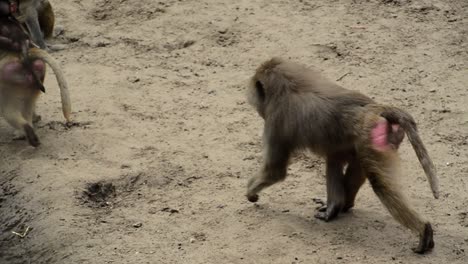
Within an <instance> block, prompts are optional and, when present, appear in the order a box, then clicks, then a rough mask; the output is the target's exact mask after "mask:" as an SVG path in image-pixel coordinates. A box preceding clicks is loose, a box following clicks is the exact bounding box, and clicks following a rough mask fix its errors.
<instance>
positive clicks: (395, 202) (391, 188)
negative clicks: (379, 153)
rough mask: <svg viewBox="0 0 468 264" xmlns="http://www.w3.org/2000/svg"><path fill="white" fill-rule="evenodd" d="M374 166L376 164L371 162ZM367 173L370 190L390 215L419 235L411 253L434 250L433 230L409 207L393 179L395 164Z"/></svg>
mask: <svg viewBox="0 0 468 264" xmlns="http://www.w3.org/2000/svg"><path fill="white" fill-rule="evenodd" d="M373 163H374V164H378V163H375V162H373ZM371 166H372V165H371ZM380 166H381V168H380V169H379V168H374V169H372V167H370V168H371V170H374V171H369V172H368V179H369V182H370V184H371V186H372V189H373V190H374V192H375V193H376V194H377V196H378V197H379V199H380V201H381V202H382V203H383V205H384V206H385V207H386V208H387V209H388V211H389V212H390V214H391V215H392V216H393V218H395V220H397V221H398V222H399V223H400V224H402V225H403V226H405V227H407V228H409V229H410V230H412V231H413V232H415V233H418V234H419V244H418V246H417V247H416V248H413V251H414V252H416V253H419V254H423V253H425V252H427V251H430V250H431V249H432V248H434V240H433V230H432V227H431V224H430V223H429V222H427V221H425V220H423V219H422V218H421V217H420V216H419V214H418V213H417V212H416V211H415V210H414V209H413V208H411V207H410V205H409V204H408V202H407V201H406V199H405V197H404V195H403V194H402V193H401V192H400V191H399V190H400V189H401V188H400V187H399V186H398V185H397V184H396V182H395V179H394V177H395V176H396V175H395V169H396V164H390V166H385V165H380Z"/></svg>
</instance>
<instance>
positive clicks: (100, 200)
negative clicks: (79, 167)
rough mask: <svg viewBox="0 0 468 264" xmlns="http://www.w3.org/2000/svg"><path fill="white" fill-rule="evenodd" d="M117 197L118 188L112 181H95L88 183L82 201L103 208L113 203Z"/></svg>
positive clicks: (90, 205)
mask: <svg viewBox="0 0 468 264" xmlns="http://www.w3.org/2000/svg"><path fill="white" fill-rule="evenodd" d="M115 197H116V188H115V186H114V184H113V183H111V182H102V181H101V182H95V183H88V184H86V187H85V189H84V190H83V192H82V194H81V196H80V198H81V201H82V202H83V203H84V204H86V205H88V206H89V207H93V208H103V207H109V206H111V205H112V200H113V199H114V198H115Z"/></svg>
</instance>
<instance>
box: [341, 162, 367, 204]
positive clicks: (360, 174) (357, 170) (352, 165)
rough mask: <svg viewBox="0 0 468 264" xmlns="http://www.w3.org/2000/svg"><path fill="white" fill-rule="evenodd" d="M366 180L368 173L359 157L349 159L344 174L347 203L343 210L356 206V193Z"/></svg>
mask: <svg viewBox="0 0 468 264" xmlns="http://www.w3.org/2000/svg"><path fill="white" fill-rule="evenodd" d="M365 181H366V174H365V173H364V171H363V169H362V167H361V164H360V163H359V160H358V159H357V157H355V156H353V157H352V158H351V159H350V161H349V164H348V167H347V168H346V173H345V176H344V191H345V204H344V207H343V212H347V211H348V210H349V209H351V208H353V207H354V200H355V199H356V195H357V193H358V192H359V189H360V188H361V186H362V185H363V184H364V182H365Z"/></svg>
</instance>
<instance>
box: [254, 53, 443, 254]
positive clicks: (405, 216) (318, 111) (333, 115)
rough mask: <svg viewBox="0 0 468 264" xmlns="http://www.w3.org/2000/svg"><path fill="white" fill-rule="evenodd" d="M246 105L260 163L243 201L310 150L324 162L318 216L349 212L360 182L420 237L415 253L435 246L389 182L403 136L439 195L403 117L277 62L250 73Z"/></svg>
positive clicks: (297, 67) (413, 128)
mask: <svg viewBox="0 0 468 264" xmlns="http://www.w3.org/2000/svg"><path fill="white" fill-rule="evenodd" d="M249 102H250V103H251V104H252V105H253V106H254V107H255V108H256V110H257V112H258V113H259V115H260V116H261V117H262V118H263V119H264V121H265V125H264V138H263V139H264V148H265V157H264V163H263V166H262V169H261V171H260V173H259V174H258V175H257V176H255V177H252V178H251V179H250V180H249V182H248V188H247V198H248V200H249V201H251V202H256V201H257V200H258V193H259V192H260V191H261V190H262V189H264V188H266V187H268V186H271V185H273V184H275V183H277V182H279V181H282V180H284V179H285V178H286V170H287V167H288V162H289V159H290V157H291V153H292V152H294V151H295V150H300V149H309V150H311V151H312V152H314V153H316V154H318V155H320V156H323V157H325V159H326V185H327V203H326V206H325V207H324V208H322V209H319V212H317V214H316V217H317V218H319V219H322V220H325V221H330V220H332V219H334V218H335V217H336V216H337V215H338V214H339V213H340V212H345V211H347V210H349V209H350V208H352V207H353V206H354V200H355V197H356V194H357V192H358V191H359V188H360V187H361V186H362V184H363V183H364V182H365V180H366V178H367V179H369V182H370V184H371V186H372V188H373V190H374V192H375V193H376V194H377V196H378V197H379V199H380V200H381V201H382V203H383V204H384V205H385V206H386V208H387V209H388V210H389V212H390V214H391V215H392V216H393V217H394V218H395V219H396V220H397V221H398V222H400V223H401V224H402V225H404V226H406V227H407V228H409V229H411V230H412V231H414V232H416V233H418V234H419V238H420V241H419V245H418V246H417V248H415V249H414V251H415V252H417V253H424V252H426V251H428V250H431V249H432V248H433V247H434V241H433V231H432V227H431V224H430V223H429V222H428V221H426V220H424V219H422V218H421V217H420V216H419V215H418V213H416V211H414V209H412V208H411V207H410V205H409V204H408V202H407V201H406V199H405V198H404V196H403V194H402V193H401V191H400V188H399V187H398V185H397V182H396V179H395V178H396V176H397V175H396V174H397V173H398V153H397V150H398V147H399V145H400V143H401V141H402V140H403V137H404V132H406V134H407V136H408V139H409V141H410V142H411V144H412V146H413V148H414V150H415V152H416V154H417V157H418V158H419V161H420V163H421V165H422V167H423V168H424V171H425V172H426V175H427V177H428V179H429V183H430V186H431V188H432V192H433V195H434V197H436V198H438V196H439V190H438V180H437V177H436V173H435V168H434V166H433V164H432V161H431V159H430V158H429V156H428V154H427V151H426V149H425V147H424V145H423V143H422V141H421V139H420V138H419V135H418V132H417V130H416V124H415V122H414V120H413V118H412V117H411V116H410V115H409V114H408V113H407V112H405V111H403V110H401V109H398V108H396V107H391V106H384V105H379V104H377V103H376V102H374V100H372V99H371V98H369V97H367V96H365V95H363V94H361V93H359V92H356V91H351V90H347V89H345V88H342V87H340V86H338V85H336V84H334V83H332V82H330V81H328V80H327V79H325V78H323V77H321V76H320V75H319V74H318V73H317V72H316V71H314V70H312V69H309V68H307V67H305V66H303V65H300V64H297V63H293V62H290V61H285V60H282V59H280V58H272V59H270V60H268V61H266V62H264V63H263V64H262V65H261V66H260V67H259V68H258V69H257V71H256V73H255V75H254V76H253V77H252V79H251V85H250V88H249ZM346 165H347V166H346ZM345 166H346V170H344V168H345Z"/></svg>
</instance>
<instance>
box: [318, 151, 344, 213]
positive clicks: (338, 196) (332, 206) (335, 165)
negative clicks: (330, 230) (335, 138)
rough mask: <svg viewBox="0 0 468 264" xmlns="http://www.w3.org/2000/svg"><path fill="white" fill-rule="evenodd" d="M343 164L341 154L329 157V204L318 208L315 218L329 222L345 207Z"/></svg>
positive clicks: (327, 173)
mask: <svg viewBox="0 0 468 264" xmlns="http://www.w3.org/2000/svg"><path fill="white" fill-rule="evenodd" d="M343 165H344V162H343V160H342V159H340V158H339V156H334V155H330V156H328V157H327V171H326V180H327V205H326V206H322V207H321V208H319V209H318V212H317V213H316V214H315V218H318V219H321V220H324V221H326V222H328V221H331V220H333V219H335V218H336V217H337V216H338V214H339V213H340V211H341V210H342V209H343V206H344V202H345V190H344V185H343V179H344V175H343Z"/></svg>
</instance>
